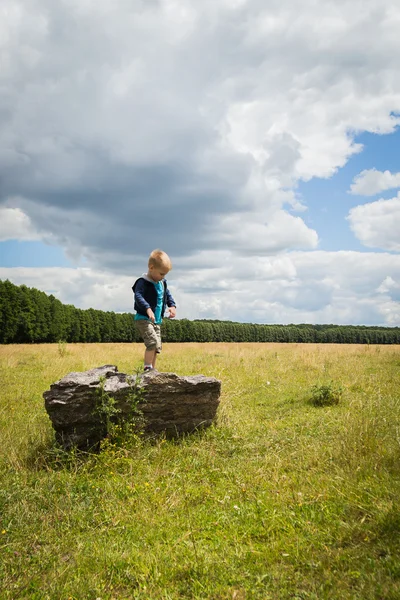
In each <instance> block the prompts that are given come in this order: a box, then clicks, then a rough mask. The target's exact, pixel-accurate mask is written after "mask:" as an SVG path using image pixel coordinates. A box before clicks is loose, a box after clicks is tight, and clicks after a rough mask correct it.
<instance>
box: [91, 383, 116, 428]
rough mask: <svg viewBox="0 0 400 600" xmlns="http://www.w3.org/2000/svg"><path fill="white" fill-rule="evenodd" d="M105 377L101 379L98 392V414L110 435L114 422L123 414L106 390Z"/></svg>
mask: <svg viewBox="0 0 400 600" xmlns="http://www.w3.org/2000/svg"><path fill="white" fill-rule="evenodd" d="M105 381H106V378H105V377H100V385H99V387H98V388H97V390H96V409H95V410H96V413H97V414H98V415H99V417H100V420H101V422H102V423H103V425H104V426H105V429H106V432H107V433H109V431H110V429H111V426H112V422H113V420H115V419H116V416H117V415H118V414H119V413H120V412H121V410H120V409H119V408H118V407H117V406H115V404H116V403H115V398H113V397H112V396H110V394H109V393H108V392H106V390H105Z"/></svg>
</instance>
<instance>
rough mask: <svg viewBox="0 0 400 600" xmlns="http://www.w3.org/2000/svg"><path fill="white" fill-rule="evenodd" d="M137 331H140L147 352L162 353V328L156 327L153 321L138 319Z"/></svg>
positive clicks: (136, 323) (136, 322)
mask: <svg viewBox="0 0 400 600" xmlns="http://www.w3.org/2000/svg"><path fill="white" fill-rule="evenodd" d="M135 326H136V329H137V330H138V331H139V333H140V335H141V337H142V339H143V341H144V345H145V346H146V350H155V351H156V352H157V354H160V352H161V327H160V325H155V324H154V323H153V322H152V321H147V320H146V319H137V320H136V321H135Z"/></svg>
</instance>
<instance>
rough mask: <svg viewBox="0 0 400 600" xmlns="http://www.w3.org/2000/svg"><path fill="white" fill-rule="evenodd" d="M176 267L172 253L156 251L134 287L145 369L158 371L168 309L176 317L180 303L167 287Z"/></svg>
mask: <svg viewBox="0 0 400 600" xmlns="http://www.w3.org/2000/svg"><path fill="white" fill-rule="evenodd" d="M171 268H172V264H171V259H170V258H169V256H168V254H166V253H165V252H163V251H162V250H153V252H152V253H151V254H150V257H149V263H148V271H147V273H143V275H142V277H139V279H137V280H136V281H135V283H134V284H133V287H132V290H133V293H134V295H135V310H136V314H135V326H136V328H137V329H138V330H139V333H140V335H141V337H142V339H143V341H144V345H145V346H146V350H145V353H144V370H145V371H152V370H153V369H154V368H155V364H156V357H157V354H160V352H161V327H160V325H161V323H162V318H163V316H164V312H165V308H166V306H168V308H169V316H170V318H172V319H173V318H174V317H175V314H176V304H175V301H174V299H173V297H172V296H171V293H170V291H169V289H168V287H167V282H166V280H165V276H166V275H167V273H168V272H169V271H170V270H171Z"/></svg>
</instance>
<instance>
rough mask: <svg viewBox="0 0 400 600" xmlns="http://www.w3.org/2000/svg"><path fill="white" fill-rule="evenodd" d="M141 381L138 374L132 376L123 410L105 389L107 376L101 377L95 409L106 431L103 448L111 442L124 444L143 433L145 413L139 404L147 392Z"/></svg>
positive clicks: (119, 444) (118, 444)
mask: <svg viewBox="0 0 400 600" xmlns="http://www.w3.org/2000/svg"><path fill="white" fill-rule="evenodd" d="M139 381H140V380H139V377H138V374H136V376H133V377H132V378H131V380H130V388H129V391H128V393H127V395H126V396H125V398H124V410H122V408H121V407H120V406H118V405H117V402H116V400H115V398H114V397H113V396H112V395H110V394H109V393H108V392H107V391H106V390H105V382H106V378H105V377H101V378H100V385H99V387H98V388H97V390H96V409H95V411H96V413H97V414H98V415H99V417H100V420H101V422H102V424H103V425H104V428H105V431H106V440H105V441H104V442H103V443H102V444H101V448H102V449H104V448H105V447H106V446H108V445H110V444H112V445H117V446H123V445H124V444H125V443H127V442H128V441H132V438H133V437H135V436H137V435H139V434H140V433H141V428H142V427H141V426H142V424H143V414H142V411H141V410H140V408H139V405H140V404H141V403H143V402H144V401H145V398H144V395H145V392H144V389H143V388H142V387H141V386H140V384H139Z"/></svg>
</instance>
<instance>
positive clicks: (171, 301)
mask: <svg viewBox="0 0 400 600" xmlns="http://www.w3.org/2000/svg"><path fill="white" fill-rule="evenodd" d="M165 293H166V296H167V306H168V308H169V316H170V318H171V319H173V318H174V317H175V315H176V303H175V300H174V299H173V297H172V294H171V292H170V291H169V289H168V287H166V288H165Z"/></svg>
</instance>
